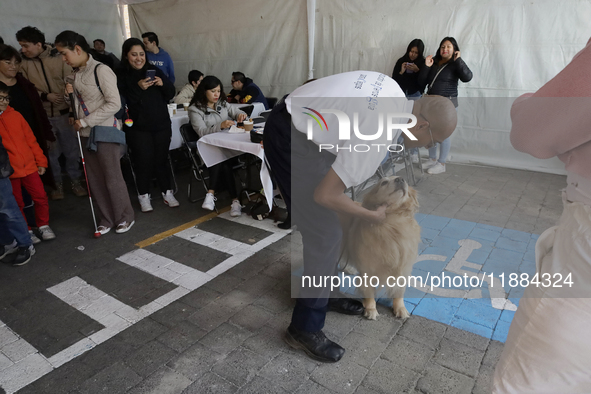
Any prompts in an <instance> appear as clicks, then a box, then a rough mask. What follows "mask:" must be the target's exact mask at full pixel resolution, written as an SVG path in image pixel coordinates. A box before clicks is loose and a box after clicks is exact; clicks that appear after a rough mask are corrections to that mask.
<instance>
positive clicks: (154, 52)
mask: <svg viewBox="0 0 591 394" xmlns="http://www.w3.org/2000/svg"><path fill="white" fill-rule="evenodd" d="M142 40H143V41H144V46H145V47H146V52H147V53H146V56H147V58H148V63H150V64H151V65H153V66H156V67H158V68H159V69H161V70H162V72H164V75H166V76H167V77H168V79H170V82H172V83H174V64H173V63H172V59H171V58H170V55H169V54H168V52H166V51H165V50H164V49H162V48H160V47H159V46H158V45H159V44H160V42H159V41H158V36H157V35H156V33H154V32H151V31H148V32H146V33H144V34H142Z"/></svg>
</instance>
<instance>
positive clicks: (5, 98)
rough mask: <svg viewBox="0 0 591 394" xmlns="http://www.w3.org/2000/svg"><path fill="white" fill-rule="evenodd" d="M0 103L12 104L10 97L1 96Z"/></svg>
mask: <svg viewBox="0 0 591 394" xmlns="http://www.w3.org/2000/svg"><path fill="white" fill-rule="evenodd" d="M0 101H4V102H5V103H8V102H10V96H0Z"/></svg>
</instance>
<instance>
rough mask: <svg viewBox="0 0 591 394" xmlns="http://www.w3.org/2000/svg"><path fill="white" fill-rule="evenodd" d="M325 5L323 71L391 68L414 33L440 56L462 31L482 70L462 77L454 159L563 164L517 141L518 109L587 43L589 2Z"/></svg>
mask: <svg viewBox="0 0 591 394" xmlns="http://www.w3.org/2000/svg"><path fill="white" fill-rule="evenodd" d="M317 11H318V12H317V15H316V49H315V76H316V77H322V76H326V75H330V74H334V73H339V72H344V71H350V70H357V69H367V70H375V71H381V72H383V73H385V74H387V75H392V68H393V67H394V64H395V63H396V60H397V59H398V58H399V57H401V56H402V55H404V52H405V51H406V47H407V45H408V43H409V42H410V41H411V40H412V39H413V38H421V39H422V40H423V41H424V42H425V46H426V48H425V55H429V54H431V55H434V54H435V52H436V50H437V46H438V45H439V42H440V41H441V39H443V37H446V36H452V37H455V38H456V40H457V41H458V44H459V46H460V49H461V54H462V58H463V59H464V61H465V62H466V63H467V64H468V66H469V67H470V68H471V70H472V72H473V73H474V77H473V79H472V81H471V82H469V83H467V84H464V83H460V87H459V95H460V96H461V97H468V98H469V99H464V100H461V101H460V106H459V111H458V121H459V124H458V128H457V130H456V132H455V133H454V134H453V136H452V149H451V154H452V161H453V162H465V163H466V162H476V163H483V164H490V165H497V166H505V167H512V168H522V169H532V170H537V171H547V172H558V173H562V170H563V168H564V165H563V164H562V163H561V162H560V161H559V160H558V159H550V160H538V159H535V158H533V157H531V156H529V155H526V154H522V153H519V152H517V151H515V150H514V149H513V148H512V147H511V144H510V142H509V130H510V128H511V121H510V117H509V110H510V108H511V103H512V101H513V98H515V97H517V96H519V95H521V94H523V93H526V92H531V91H534V90H537V89H538V88H539V87H540V86H542V85H543V84H544V83H545V82H546V81H548V80H549V79H551V78H552V77H553V76H554V75H556V74H557V73H558V71H560V70H561V69H562V68H564V66H565V65H566V64H567V63H568V62H569V61H570V60H571V59H572V57H573V56H574V55H575V54H576V53H577V52H578V51H579V50H581V49H582V48H583V47H584V46H585V44H586V43H587V40H588V39H589V37H591V25H590V24H589V21H590V20H591V2H590V1H588V0H570V1H562V2H560V5H559V6H558V3H556V2H555V1H552V0H545V1H541V0H535V1H532V0H488V1H466V0H463V1H462V0H413V1H391V0H372V1H350V0H320V1H318V3H317ZM590 66H591V65H590ZM483 97H487V98H488V97H497V99H481V98H483ZM503 97H504V98H512V99H503ZM472 98H479V99H472ZM425 153H426V152H425Z"/></svg>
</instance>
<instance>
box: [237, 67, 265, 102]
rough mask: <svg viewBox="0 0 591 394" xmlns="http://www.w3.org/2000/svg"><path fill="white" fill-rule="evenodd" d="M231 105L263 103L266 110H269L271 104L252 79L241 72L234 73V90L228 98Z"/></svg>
mask: <svg viewBox="0 0 591 394" xmlns="http://www.w3.org/2000/svg"><path fill="white" fill-rule="evenodd" d="M228 102H229V103H241V104H251V103H262V104H263V105H264V106H265V109H266V110H267V109H269V104H268V103H267V99H266V98H265V95H264V94H263V92H262V91H261V88H259V87H258V86H257V85H256V84H255V83H254V82H253V81H252V79H251V78H246V75H244V73H242V72H240V71H235V72H233V73H232V90H231V91H230V94H229V96H228Z"/></svg>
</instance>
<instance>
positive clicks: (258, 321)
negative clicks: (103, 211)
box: [0, 164, 565, 394]
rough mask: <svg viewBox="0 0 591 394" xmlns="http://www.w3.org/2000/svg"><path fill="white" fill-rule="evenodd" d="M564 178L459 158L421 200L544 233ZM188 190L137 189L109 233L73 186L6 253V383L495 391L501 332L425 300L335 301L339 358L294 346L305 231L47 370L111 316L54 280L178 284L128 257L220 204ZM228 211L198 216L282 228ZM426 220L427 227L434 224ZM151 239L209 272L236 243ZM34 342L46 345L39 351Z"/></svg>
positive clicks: (233, 232)
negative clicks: (148, 202) (140, 195)
mask: <svg viewBox="0 0 591 394" xmlns="http://www.w3.org/2000/svg"><path fill="white" fill-rule="evenodd" d="M178 181H179V184H181V186H182V187H181V192H180V193H183V191H184V185H186V182H187V178H186V176H183V175H181V176H179V179H178ZM564 185H565V177H563V176H558V175H549V174H542V173H535V172H529V171H520V170H510V169H502V168H490V167H478V166H463V165H453V164H448V166H447V172H446V173H444V174H440V175H435V176H427V175H425V176H424V177H423V179H422V181H421V182H420V183H419V184H418V185H417V186H416V189H417V190H418V191H419V202H420V204H421V208H420V212H421V214H422V215H424V216H423V218H428V219H429V223H431V224H430V226H431V227H436V223H437V220H439V219H437V218H446V219H447V220H448V222H449V219H456V220H461V221H467V222H473V223H478V224H481V225H488V226H494V227H500V228H502V229H504V230H516V231H517V232H516V234H521V233H528V234H540V233H541V232H542V231H544V230H545V229H546V228H548V227H550V226H552V225H553V224H554V223H555V222H556V221H557V219H558V218H559V216H560V213H561V211H562V204H561V197H560V191H559V189H561V188H562V187H564ZM155 194H156V193H155ZM181 196H182V194H181ZM180 201H181V207H180V208H178V209H170V208H167V207H165V206H164V204H162V202H161V201H159V200H157V199H155V201H154V202H153V204H154V207H155V210H154V213H152V214H141V213H140V212H139V209H138V207H137V201H136V199H135V198H133V203H134V204H135V205H136V206H135V209H136V215H137V219H136V225H135V227H134V228H133V229H132V231H130V232H129V233H127V234H124V235H116V234H108V235H106V236H104V237H102V238H101V239H98V240H95V239H92V231H91V229H90V227H91V226H92V225H91V221H90V217H89V216H88V208H87V207H86V204H87V200H85V199H76V198H75V197H74V196H71V195H68V196H67V198H66V199H65V200H63V201H59V202H52V203H51V206H50V208H51V215H52V216H51V222H50V223H51V225H52V227H53V228H54V230H55V231H56V233H57V235H58V239H57V240H55V241H52V242H48V243H43V244H41V245H39V247H38V248H37V249H38V254H37V255H36V256H35V257H34V259H33V260H32V261H31V263H30V264H27V265H26V266H23V267H20V268H13V267H10V266H7V265H2V266H0V321H1V322H2V324H0V326H1V327H0V351H1V354H0V386H2V387H3V388H4V389H5V390H6V391H7V392H11V389H10V388H11V387H19V388H20V387H22V388H21V389H20V390H19V391H18V392H19V393H110V394H111V393H124V392H129V393H155V394H156V393H158V394H161V393H186V394H188V393H402V392H408V393H419V392H420V393H445V392H449V393H487V392H490V383H491V379H492V375H493V373H494V367H495V365H496V362H497V360H498V357H499V356H500V354H501V351H502V349H503V343H502V342H500V341H497V340H494V337H493V339H490V336H489V337H486V336H483V335H478V334H475V333H473V332H470V331H467V330H464V329H462V328H461V327H454V326H452V325H449V324H444V323H441V322H439V321H434V320H432V319H428V318H425V317H422V316H418V315H416V314H415V315H413V316H411V317H410V318H409V319H407V320H406V321H401V320H399V319H396V318H394V317H393V316H392V314H391V312H390V310H389V309H388V308H387V307H385V306H383V305H378V311H379V313H380V316H379V318H378V320H377V321H368V320H366V319H364V318H361V317H351V316H344V315H339V314H335V313H330V314H329V315H328V317H327V322H326V327H325V332H326V333H327V335H328V336H329V337H330V338H331V339H333V340H336V341H337V342H339V343H341V344H342V345H343V346H344V347H345V348H346V349H347V353H346V354H345V356H344V358H343V359H342V360H341V361H340V362H339V363H336V364H322V363H318V362H315V361H312V360H311V359H309V358H308V357H306V356H304V355H303V353H301V352H296V351H293V350H292V349H291V348H289V347H288V346H287V345H286V344H285V343H284V342H283V340H282V336H283V333H284V330H285V328H286V327H287V325H288V324H289V321H290V317H291V308H292V307H293V305H294V300H293V299H292V298H291V282H290V275H291V265H290V261H291V252H292V249H294V248H295V249H296V250H297V249H298V248H300V249H301V237H300V235H299V233H298V232H295V233H293V234H291V235H286V236H285V237H283V238H281V239H280V240H278V241H277V242H274V243H271V244H270V245H268V246H266V247H264V248H263V249H261V250H259V251H257V252H256V253H255V254H253V255H251V256H249V257H247V258H245V259H243V260H242V261H241V262H240V263H238V264H237V265H235V266H233V267H232V268H230V269H228V270H227V271H225V272H223V273H221V274H219V275H218V276H215V277H214V278H213V279H211V280H210V281H208V282H207V283H205V284H204V285H202V286H200V287H198V288H196V289H194V290H191V291H189V292H187V293H186V294H185V295H183V296H182V297H180V298H178V299H176V300H175V301H173V302H171V303H169V304H167V305H166V306H165V307H163V308H161V309H159V310H157V311H156V312H154V313H152V314H150V315H148V316H147V317H144V318H143V319H141V320H139V321H137V322H135V323H134V324H131V325H130V326H129V327H128V328H126V329H124V330H123V331H121V332H119V333H118V334H116V335H114V336H112V337H111V338H110V339H108V340H106V341H104V342H102V343H100V344H98V345H96V346H95V347H93V348H92V349H90V350H88V351H79V352H80V353H77V354H76V355H75V357H73V358H72V359H71V361H69V362H67V363H65V364H63V365H61V366H59V367H57V368H53V369H52V368H50V370H49V371H40V370H36V369H35V368H38V365H41V364H35V362H36V360H37V361H38V360H40V359H43V358H50V357H52V356H54V355H55V354H58V353H59V352H60V351H63V350H64V349H69V347H70V346H72V345H73V344H76V343H79V342H80V341H81V339H84V338H86V337H89V336H92V335H93V334H94V333H96V332H98V331H100V330H102V329H103V325H102V324H101V323H99V322H98V321H96V320H93V319H91V318H89V317H88V316H87V315H86V314H84V313H81V312H80V311H79V310H77V309H76V308H74V307H72V306H71V305H68V304H67V303H65V302H64V301H62V300H61V299H59V298H57V297H55V296H54V295H53V294H52V293H50V292H48V291H47V289H49V288H52V287H53V286H56V285H58V284H60V283H62V282H64V281H67V280H69V279H71V278H73V277H79V278H82V279H83V280H84V281H85V282H86V283H88V284H89V285H91V286H93V287H94V288H97V289H99V290H100V291H102V292H104V293H105V294H107V295H110V296H111V297H113V299H115V300H118V301H120V302H123V303H124V304H127V305H129V306H131V307H133V308H141V307H142V306H145V305H150V303H152V302H154V300H158V299H160V298H159V297H161V296H162V295H165V294H167V293H168V292H169V291H170V290H171V289H172V288H173V287H174V286H173V287H171V283H170V282H167V281H166V280H163V279H161V278H158V277H155V276H153V275H151V274H149V273H146V271H144V270H141V269H139V268H137V267H134V266H130V265H128V264H124V263H122V262H121V261H119V260H117V258H118V257H120V256H123V255H125V254H126V253H130V252H133V251H134V250H136V249H137V246H135V244H136V243H138V242H140V241H143V240H145V239H148V238H150V237H151V236H153V235H155V234H158V233H162V232H163V231H166V230H169V229H172V228H175V227H177V226H180V225H182V224H184V223H186V222H188V221H190V220H194V219H197V218H199V217H201V216H204V215H206V214H209V212H207V211H204V210H202V209H201V208H200V206H199V205H200V204H189V203H187V202H186V199H184V198H180ZM222 203H223V202H222ZM222 205H223V204H222ZM224 220H225V219H220V218H216V219H213V220H211V221H208V222H204V223H201V224H199V225H198V230H200V231H203V232H208V233H211V234H216V235H220V234H221V235H224V234H227V235H226V236H227V237H228V238H229V239H231V240H232V242H241V243H243V244H249V243H253V244H256V243H257V242H263V241H264V240H265V239H266V238H267V237H269V236H270V235H269V234H272V232H268V231H266V230H263V229H261V228H255V227H252V228H248V226H247V225H246V226H242V225H237V224H236V223H230V222H228V221H226V222H224ZM425 220H427V219H424V220H423V221H421V225H422V226H423V228H424V229H425V228H429V227H428V226H429V224H428V223H423V222H424V221H425ZM441 220H444V219H441ZM225 229H227V232H224V230H225ZM484 229H486V228H485V227H484ZM456 230H458V231H460V230H459V228H458V229H456ZM480 235H481V236H483V237H484V236H486V235H487V233H482V234H480ZM516 236H518V235H516ZM513 246H515V245H512V247H513ZM81 247H82V248H81ZM144 249H145V250H146V253H153V254H155V255H158V256H160V255H161V256H162V258H165V259H168V260H174V261H176V262H178V263H181V264H183V265H184V266H187V267H189V268H190V269H193V270H197V271H199V272H211V271H208V270H211V269H215V265H216V264H219V263H220V261H225V260H224V259H227V258H228V256H230V257H231V255H232V253H233V252H231V251H222V250H219V249H220V248H218V249H212V248H211V247H206V246H203V245H200V244H197V243H195V242H190V241H189V239H188V238H179V237H169V238H164V239H163V240H161V241H159V242H156V243H154V244H152V245H151V246H147V247H146V248H144ZM526 251H527V249H526ZM506 320H507V319H506ZM499 321H503V320H502V319H500V320H499ZM509 321H510V319H509ZM19 341H20V342H19ZM26 344H29V345H30V346H33V347H34V349H33V351H35V352H37V353H35V354H32V355H31V353H30V352H31V349H30V348H27V346H26ZM27 355H28V356H27ZM23 357H24V358H23ZM19 363H30V368H29V369H25V371H26V373H24V374H21V375H18V376H16V375H14V376H13V375H10V374H7V373H6V371H8V370H9V369H8V368H10V365H18V364H19ZM22 365H24V364H21V366H22ZM34 377H37V378H35V379H33V378H34ZM19 382H20V383H19ZM19 384H20V386H19ZM0 392H1V390H0Z"/></svg>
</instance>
